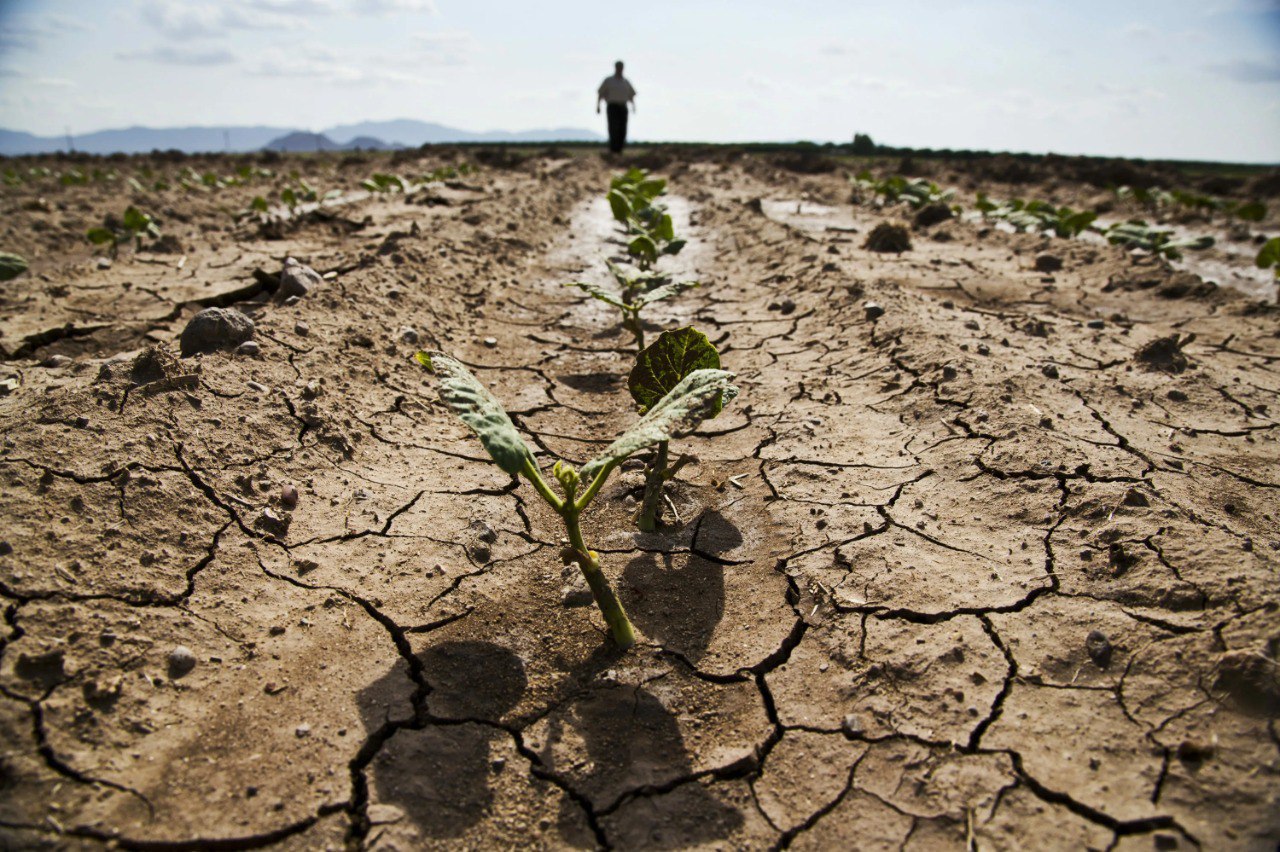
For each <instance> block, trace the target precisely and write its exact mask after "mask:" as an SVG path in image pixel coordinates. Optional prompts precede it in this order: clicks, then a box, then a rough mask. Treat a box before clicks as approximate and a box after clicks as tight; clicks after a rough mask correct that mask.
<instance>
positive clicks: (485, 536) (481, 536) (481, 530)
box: [471, 521, 498, 544]
mask: <svg viewBox="0 0 1280 852" xmlns="http://www.w3.org/2000/svg"><path fill="white" fill-rule="evenodd" d="M471 532H472V533H473V534H474V535H475V537H476V539H478V540H479V541H483V542H484V543H485V544H493V543H494V542H495V541H497V540H498V534H497V533H496V532H494V529H493V527H491V526H489V525H488V524H487V523H485V522H484V521H472V522H471Z"/></svg>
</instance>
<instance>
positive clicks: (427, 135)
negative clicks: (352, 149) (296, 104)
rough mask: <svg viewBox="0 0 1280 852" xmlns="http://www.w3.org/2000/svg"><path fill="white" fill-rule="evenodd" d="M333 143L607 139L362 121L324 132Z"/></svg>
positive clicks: (577, 132)
mask: <svg viewBox="0 0 1280 852" xmlns="http://www.w3.org/2000/svg"><path fill="white" fill-rule="evenodd" d="M322 132H323V133H324V135H325V136H328V137H329V138H330V139H350V138H351V137H353V136H372V137H375V138H377V139H385V140H387V141H388V142H398V143H399V144H401V145H403V146H405V147H413V148H416V147H417V146H419V145H426V144H437V143H444V142H596V141H600V140H603V139H604V137H603V136H601V135H600V134H599V133H595V132H592V131H590V130H583V129H582V128H580V127H556V128H551V129H544V130H521V131H516V132H511V131H507V130H491V131H488V132H483V133H476V132H472V131H469V130H459V129H458V128H456V127H448V126H446V125H443V124H434V123H432V122H429V121H416V120H414V119H411V118H401V119H397V120H394V121H362V122H360V123H359V124H339V125H335V126H334V127H330V128H327V129H325V130H324V131H322Z"/></svg>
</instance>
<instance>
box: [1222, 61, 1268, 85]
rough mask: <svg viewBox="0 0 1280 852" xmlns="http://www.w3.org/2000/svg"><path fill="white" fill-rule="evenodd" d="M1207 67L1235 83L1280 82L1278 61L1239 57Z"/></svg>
mask: <svg viewBox="0 0 1280 852" xmlns="http://www.w3.org/2000/svg"><path fill="white" fill-rule="evenodd" d="M1208 69H1209V70H1210V71H1212V72H1213V73H1215V74H1219V75H1221V76H1223V77H1226V78H1228V79H1230V80H1235V81H1236V82H1237V83H1280V62H1275V61H1266V62H1259V61H1257V60H1253V59H1240V60H1237V61H1235V62H1225V63H1222V64H1219V65H1210V66H1208Z"/></svg>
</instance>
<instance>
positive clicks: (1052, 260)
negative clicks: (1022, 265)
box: [1036, 254, 1062, 272]
mask: <svg viewBox="0 0 1280 852" xmlns="http://www.w3.org/2000/svg"><path fill="white" fill-rule="evenodd" d="M1060 269H1062V258H1060V257H1058V256H1057V255H1056V254H1040V255H1036V271H1037V272H1057V271H1059V270H1060Z"/></svg>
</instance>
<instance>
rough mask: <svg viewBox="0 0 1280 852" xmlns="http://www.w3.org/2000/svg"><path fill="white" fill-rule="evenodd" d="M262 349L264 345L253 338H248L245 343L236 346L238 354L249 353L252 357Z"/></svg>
mask: <svg viewBox="0 0 1280 852" xmlns="http://www.w3.org/2000/svg"><path fill="white" fill-rule="evenodd" d="M261 351H262V347H261V346H259V345H258V344H257V343H256V342H254V341H252V340H246V341H245V342H244V343H241V344H240V345H239V346H237V347H236V354H237V355H248V356H249V357H251V358H252V357H253V356H254V355H257V354H258V353H259V352H261Z"/></svg>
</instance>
